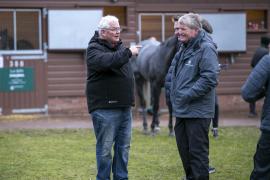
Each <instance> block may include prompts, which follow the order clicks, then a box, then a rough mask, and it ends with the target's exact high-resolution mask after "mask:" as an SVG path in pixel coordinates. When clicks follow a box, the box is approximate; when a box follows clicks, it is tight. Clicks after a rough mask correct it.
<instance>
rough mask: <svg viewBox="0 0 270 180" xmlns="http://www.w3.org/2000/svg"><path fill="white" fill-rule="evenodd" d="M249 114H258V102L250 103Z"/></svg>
mask: <svg viewBox="0 0 270 180" xmlns="http://www.w3.org/2000/svg"><path fill="white" fill-rule="evenodd" d="M249 113H251V114H256V102H251V103H249Z"/></svg>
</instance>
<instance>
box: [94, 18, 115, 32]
mask: <svg viewBox="0 0 270 180" xmlns="http://www.w3.org/2000/svg"><path fill="white" fill-rule="evenodd" d="M111 22H119V20H118V18H117V17H115V16H112V15H107V16H104V17H102V18H101V20H100V21H99V24H98V29H99V32H100V30H101V29H107V28H110V23H111Z"/></svg>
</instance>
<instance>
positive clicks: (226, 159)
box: [0, 127, 259, 180]
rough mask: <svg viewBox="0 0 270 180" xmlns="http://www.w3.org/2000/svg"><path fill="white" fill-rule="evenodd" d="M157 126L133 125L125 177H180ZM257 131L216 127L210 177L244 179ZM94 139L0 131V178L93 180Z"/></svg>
mask: <svg viewBox="0 0 270 180" xmlns="http://www.w3.org/2000/svg"><path fill="white" fill-rule="evenodd" d="M167 134H168V130H167V129H165V128H163V129H162V131H161V133H160V134H159V135H158V136H155V137H152V136H145V135H143V134H142V133H141V132H140V130H139V129H133V136H132V145H131V151H130V160H129V177H130V180H179V179H181V178H180V177H183V176H184V172H183V168H182V163H181V161H180V158H179V155H178V151H177V148H176V142H175V138H172V137H168V135H167ZM258 137H259V130H258V129H257V128H252V127H244V128H222V129H220V136H219V138H218V139H217V140H215V139H213V138H212V136H211V137H210V164H211V165H212V166H214V167H216V169H217V172H216V173H214V174H211V175H210V179H214V180H216V179H217V180H245V179H249V174H250V172H251V170H252V166H253V165H252V164H253V161H252V157H253V154H254V152H255V148H256V143H257V139H258ZM95 174H96V162H95V138H94V133H93V131H92V130H89V129H74V130H66V129H62V130H59V129H58V130H16V131H14V130H13V131H0V180H89V179H92V180H94V179H95Z"/></svg>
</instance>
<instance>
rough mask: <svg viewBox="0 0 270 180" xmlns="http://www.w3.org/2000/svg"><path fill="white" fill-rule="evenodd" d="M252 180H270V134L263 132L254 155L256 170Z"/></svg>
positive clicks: (253, 172)
mask: <svg viewBox="0 0 270 180" xmlns="http://www.w3.org/2000/svg"><path fill="white" fill-rule="evenodd" d="M250 179H251V180H268V179H270V133H265V132H262V134H261V137H260V139H259V141H258V144H257V149H256V153H255V155H254V169H253V171H252V173H251V175H250Z"/></svg>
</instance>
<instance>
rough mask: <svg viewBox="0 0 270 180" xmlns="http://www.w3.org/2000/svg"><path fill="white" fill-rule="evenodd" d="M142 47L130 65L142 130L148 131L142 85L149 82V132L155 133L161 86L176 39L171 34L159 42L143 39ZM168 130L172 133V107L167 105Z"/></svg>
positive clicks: (157, 123) (157, 128) (174, 50)
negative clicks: (140, 114)
mask: <svg viewBox="0 0 270 180" xmlns="http://www.w3.org/2000/svg"><path fill="white" fill-rule="evenodd" d="M140 44H141V45H142V48H141V49H140V51H139V54H138V56H137V57H133V58H134V60H132V67H133V72H134V77H135V83H136V91H137V94H138V97H139V103H140V107H141V109H142V117H143V131H144V133H148V132H147V131H148V127H147V126H148V125H147V119H146V113H147V111H146V103H145V99H144V95H143V86H144V84H146V82H147V81H149V82H150V89H151V91H150V92H151V105H152V107H153V117H152V123H151V133H152V134H153V135H155V134H156V133H157V132H158V131H159V130H160V128H159V117H158V110H159V97H160V93H161V88H162V87H164V82H165V76H166V74H167V71H168V69H169V67H170V65H171V62H172V59H173V57H174V55H175V54H176V51H177V44H178V39H177V37H176V36H171V37H169V38H168V39H166V40H165V41H164V42H162V43H159V42H158V41H155V40H145V41H142V42H141V43H140ZM168 109H169V114H170V115H169V125H168V127H169V131H170V135H173V134H174V132H173V125H172V107H171V106H169V107H168Z"/></svg>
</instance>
